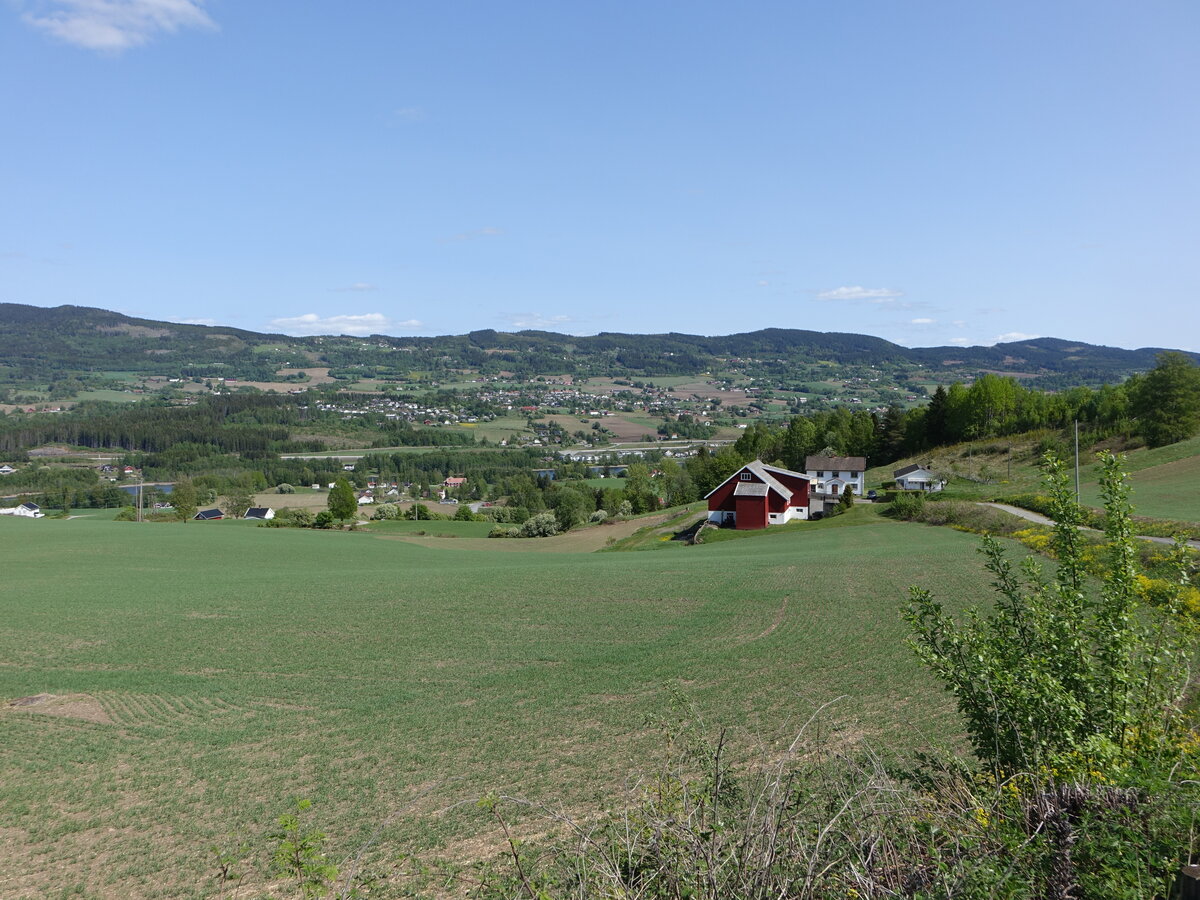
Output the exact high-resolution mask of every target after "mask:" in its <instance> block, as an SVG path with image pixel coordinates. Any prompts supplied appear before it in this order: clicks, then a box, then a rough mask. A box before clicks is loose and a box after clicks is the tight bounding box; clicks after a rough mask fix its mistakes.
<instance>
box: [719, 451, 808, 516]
mask: <svg viewBox="0 0 1200 900" xmlns="http://www.w3.org/2000/svg"><path fill="white" fill-rule="evenodd" d="M808 482H809V477H808V476H807V475H804V474H802V473H800V472H793V471H792V470H791V469H780V468H778V467H777V466H768V465H767V464H766V463H764V462H760V461H759V460H755V461H754V462H752V463H747V464H746V465H744V466H742V467H741V468H740V469H738V470H737V471H736V472H734V473H733V474H732V475H730V476H729V477H728V478H726V479H725V480H724V481H723V482H721V484H719V485H718V486H717V487H716V488H714V489H713V491H712V492H711V493H710V494H709V495H708V496H707V497H706V498H705V499H706V500H708V520H709V521H710V522H714V523H716V524H718V525H721V524H728V523H730V522H732V523H733V524H734V526H735V527H737V528H739V529H752V528H766V527H767V526H768V525H782V524H783V523H784V522H790V521H792V520H793V519H807V518H808Z"/></svg>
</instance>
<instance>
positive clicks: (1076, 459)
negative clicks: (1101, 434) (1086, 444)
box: [1075, 419, 1079, 503]
mask: <svg viewBox="0 0 1200 900" xmlns="http://www.w3.org/2000/svg"><path fill="white" fill-rule="evenodd" d="M1075 502H1076V503H1078V502H1079V420H1078V419H1076V420H1075Z"/></svg>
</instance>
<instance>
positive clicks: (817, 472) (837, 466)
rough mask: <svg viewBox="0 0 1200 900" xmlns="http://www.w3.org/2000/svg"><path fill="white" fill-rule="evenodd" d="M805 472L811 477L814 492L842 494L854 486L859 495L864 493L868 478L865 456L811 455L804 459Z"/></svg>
mask: <svg viewBox="0 0 1200 900" xmlns="http://www.w3.org/2000/svg"><path fill="white" fill-rule="evenodd" d="M804 473H805V474H806V475H807V476H808V477H809V478H810V479H811V483H812V492H813V493H814V494H828V495H829V496H831V497H837V496H840V495H841V493H842V491H844V490H845V489H846V488H848V487H850V488H854V494H855V496H857V497H861V496H862V495H863V490H864V488H865V487H866V478H867V458H866V457H865V456H809V457H806V458H805V460H804Z"/></svg>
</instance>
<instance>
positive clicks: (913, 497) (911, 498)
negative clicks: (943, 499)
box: [883, 491, 925, 519]
mask: <svg viewBox="0 0 1200 900" xmlns="http://www.w3.org/2000/svg"><path fill="white" fill-rule="evenodd" d="M924 508H925V495H924V494H922V493H919V492H916V491H911V492H910V491H905V492H902V493H899V494H897V495H896V499H894V500H893V501H892V502H891V503H889V504H888V507H887V509H885V510H884V512H883V514H884V515H885V516H890V517H891V518H893V519H915V518H917V517H918V516H919V515H920V514H921V511H922V510H923V509H924Z"/></svg>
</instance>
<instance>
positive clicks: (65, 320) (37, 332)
mask: <svg viewBox="0 0 1200 900" xmlns="http://www.w3.org/2000/svg"><path fill="white" fill-rule="evenodd" d="M0 331H2V332H3V335H4V341H3V342H2V343H0V376H3V381H5V382H7V383H9V384H19V383H22V382H31V381H36V380H39V379H40V380H47V379H54V378H56V377H61V376H62V375H64V374H65V373H70V372H102V371H115V372H133V373H146V374H166V375H186V376H192V377H196V376H203V377H209V376H215V375H222V374H227V375H235V376H237V377H241V378H247V379H260V380H265V379H270V378H272V377H274V372H275V371H276V370H277V369H278V368H281V367H284V366H314V365H317V366H329V367H331V368H339V367H341V368H346V367H361V368H363V369H364V370H368V369H373V370H375V371H377V372H382V373H385V374H386V373H393V374H395V373H399V372H402V371H405V370H415V369H423V370H429V371H437V370H445V369H474V370H477V371H480V372H483V373H492V372H498V371H504V370H508V371H513V372H516V373H518V374H528V373H542V374H552V373H557V372H565V373H570V372H574V373H580V374H589V375H618V376H619V375H632V376H638V375H647V374H660V375H661V374H697V373H700V372H705V371H714V370H717V369H720V368H722V367H725V366H728V365H730V364H731V363H753V364H758V365H760V366H762V367H763V371H765V372H768V373H773V374H782V373H786V372H787V371H788V370H789V368H790V367H792V366H795V365H800V364H805V363H813V362H819V361H824V362H833V363H839V364H846V365H876V366H900V367H912V368H914V369H915V368H916V367H918V366H920V367H925V368H930V369H933V370H935V371H938V372H954V373H961V375H962V376H963V377H968V378H969V377H971V376H972V375H974V374H978V373H979V372H984V371H991V372H999V373H1012V374H1017V375H1021V376H1023V377H1036V378H1039V379H1041V380H1042V381H1043V382H1044V383H1046V384H1047V385H1048V386H1060V385H1058V384H1057V383H1056V382H1057V381H1061V382H1062V384H1063V385H1066V384H1096V383H1101V382H1110V381H1117V380H1120V379H1122V378H1124V377H1126V376H1128V375H1129V374H1131V373H1133V372H1136V371H1144V370H1146V369H1149V368H1151V367H1152V366H1153V365H1154V360H1155V356H1156V355H1157V354H1158V353H1160V352H1162V349H1163V348H1156V347H1148V348H1142V349H1139V350H1124V349H1120V348H1116V347H1104V346H1096V345H1093V344H1087V343H1083V342H1079V341H1067V340H1060V339H1057V338H1037V339H1034V340H1027V341H1016V342H1013V343H1008V344H997V345H995V346H993V347H922V348H915V349H910V348H907V347H901V346H900V345H898V344H893V343H891V342H890V341H886V340H883V339H882V338H877V337H871V336H869V335H861V334H845V333H839V332H820V331H803V330H797V329H784V328H767V329H763V330H761V331H753V332H747V333H744V334H732V335H725V336H712V337H706V336H701V335H692V334H678V333H669V334H622V333H615V332H603V333H601V334H597V335H593V336H588V337H576V336H573V335H564V334H556V333H554V332H547V331H519V332H515V333H508V332H499V331H493V330H481V331H472V332H470V333H468V334H463V335H445V336H440V337H392V336H387V335H372V336H371V337H368V338H362V337H347V336H325V337H303V338H300V337H289V336H287V335H281V334H260V333H257V332H252V331H245V330H243V329H239V328H230V327H225V326H207V325H184V324H177V323H174V322H161V321H156V320H152V319H139V318H133V317H130V316H125V315H122V314H120V313H116V312H112V311H109V310H103V309H92V308H87V307H79V306H59V307H55V308H52V309H45V308H42V307H35V306H26V305H22V304H17V303H0ZM1189 355H1190V356H1191V357H1192V358H1193V359H1196V360H1197V361H1200V354H1189Z"/></svg>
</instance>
